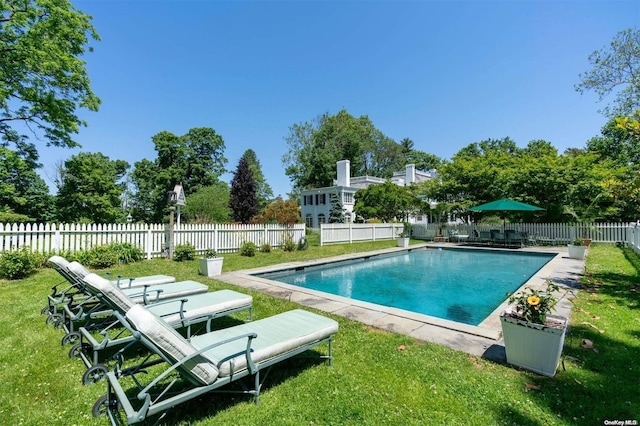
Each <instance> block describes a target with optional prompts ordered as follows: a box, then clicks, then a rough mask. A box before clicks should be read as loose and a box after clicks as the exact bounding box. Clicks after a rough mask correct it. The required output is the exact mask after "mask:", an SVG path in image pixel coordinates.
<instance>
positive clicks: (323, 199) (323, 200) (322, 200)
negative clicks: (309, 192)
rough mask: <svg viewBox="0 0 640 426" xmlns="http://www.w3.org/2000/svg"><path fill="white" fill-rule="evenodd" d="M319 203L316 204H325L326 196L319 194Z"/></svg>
mask: <svg viewBox="0 0 640 426" xmlns="http://www.w3.org/2000/svg"><path fill="white" fill-rule="evenodd" d="M319 198H320V202H319V203H318V204H327V194H320V197H319Z"/></svg>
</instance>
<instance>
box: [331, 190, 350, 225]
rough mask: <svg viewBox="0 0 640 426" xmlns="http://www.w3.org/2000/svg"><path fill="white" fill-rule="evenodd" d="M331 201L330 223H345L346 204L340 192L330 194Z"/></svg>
mask: <svg viewBox="0 0 640 426" xmlns="http://www.w3.org/2000/svg"><path fill="white" fill-rule="evenodd" d="M329 200H330V201H331V211H330V212H329V223H345V222H346V221H347V220H346V218H345V216H344V212H345V210H344V205H343V204H342V200H341V199H340V197H338V194H336V193H333V194H331V195H330V196H329Z"/></svg>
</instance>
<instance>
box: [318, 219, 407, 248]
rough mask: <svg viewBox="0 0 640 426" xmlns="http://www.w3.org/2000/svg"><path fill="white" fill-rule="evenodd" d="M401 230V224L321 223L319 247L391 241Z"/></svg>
mask: <svg viewBox="0 0 640 426" xmlns="http://www.w3.org/2000/svg"><path fill="white" fill-rule="evenodd" d="M402 230H403V225H402V223H323V224H321V225H320V245H325V244H335V243H353V242H363V241H378V240H392V239H394V238H397V237H398V234H399V233H401V232H402Z"/></svg>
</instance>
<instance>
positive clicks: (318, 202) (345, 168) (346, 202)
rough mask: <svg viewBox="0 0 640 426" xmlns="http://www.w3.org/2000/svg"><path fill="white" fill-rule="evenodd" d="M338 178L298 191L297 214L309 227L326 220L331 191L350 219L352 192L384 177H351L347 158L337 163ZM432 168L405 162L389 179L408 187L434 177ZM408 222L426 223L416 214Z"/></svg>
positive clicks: (348, 220)
mask: <svg viewBox="0 0 640 426" xmlns="http://www.w3.org/2000/svg"><path fill="white" fill-rule="evenodd" d="M337 168H338V170H337V171H338V179H336V180H335V181H334V186H329V187H324V188H313V189H307V190H304V191H302V193H301V200H300V205H301V206H302V209H301V214H302V218H303V219H304V222H305V224H306V225H307V227H309V228H319V227H320V224H322V223H327V221H328V220H329V213H330V211H331V194H337V195H338V197H340V199H341V200H342V205H343V206H344V208H345V216H346V219H347V222H353V220H354V218H355V217H354V216H355V215H354V213H353V205H354V203H355V200H354V194H355V193H356V191H357V190H358V189H366V188H368V187H369V185H375V184H379V183H384V182H385V181H386V180H387V179H384V178H379V177H374V176H358V177H351V163H350V161H349V160H340V161H338V162H337ZM435 175H436V171H435V170H430V171H428V172H424V171H422V170H416V166H415V165H414V164H407V166H406V167H405V170H404V171H402V172H395V173H394V174H393V177H392V178H391V181H392V182H393V183H395V184H396V185H398V186H408V185H411V184H412V183H419V182H424V181H426V180H429V179H433V177H435ZM409 221H410V222H411V223H420V224H426V223H427V217H426V216H425V215H418V216H415V217H411V218H409Z"/></svg>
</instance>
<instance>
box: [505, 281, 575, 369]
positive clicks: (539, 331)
mask: <svg viewBox="0 0 640 426" xmlns="http://www.w3.org/2000/svg"><path fill="white" fill-rule="evenodd" d="M558 290H559V288H558V286H557V285H555V284H553V283H552V282H551V281H548V280H547V289H546V290H544V291H542V290H535V289H532V288H530V287H528V288H526V289H525V290H524V291H522V292H521V293H519V294H517V295H514V296H511V297H510V298H509V302H510V303H511V305H510V306H509V307H508V308H507V309H505V310H504V311H503V312H502V313H501V314H500V322H501V324H502V337H503V338H504V347H505V352H506V355H507V362H508V363H509V364H512V365H515V366H518V367H521V368H524V369H527V370H530V371H533V372H535V373H538V374H542V375H544V376H549V377H553V376H554V375H555V374H556V370H557V368H558V362H559V361H560V354H561V353H562V347H563V346H564V337H565V334H566V331H567V324H568V320H567V318H565V317H562V316H558V315H550V313H551V312H552V311H553V310H554V309H555V305H556V303H557V301H558V299H557V298H556V297H555V296H554V293H555V292H557V291H558Z"/></svg>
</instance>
